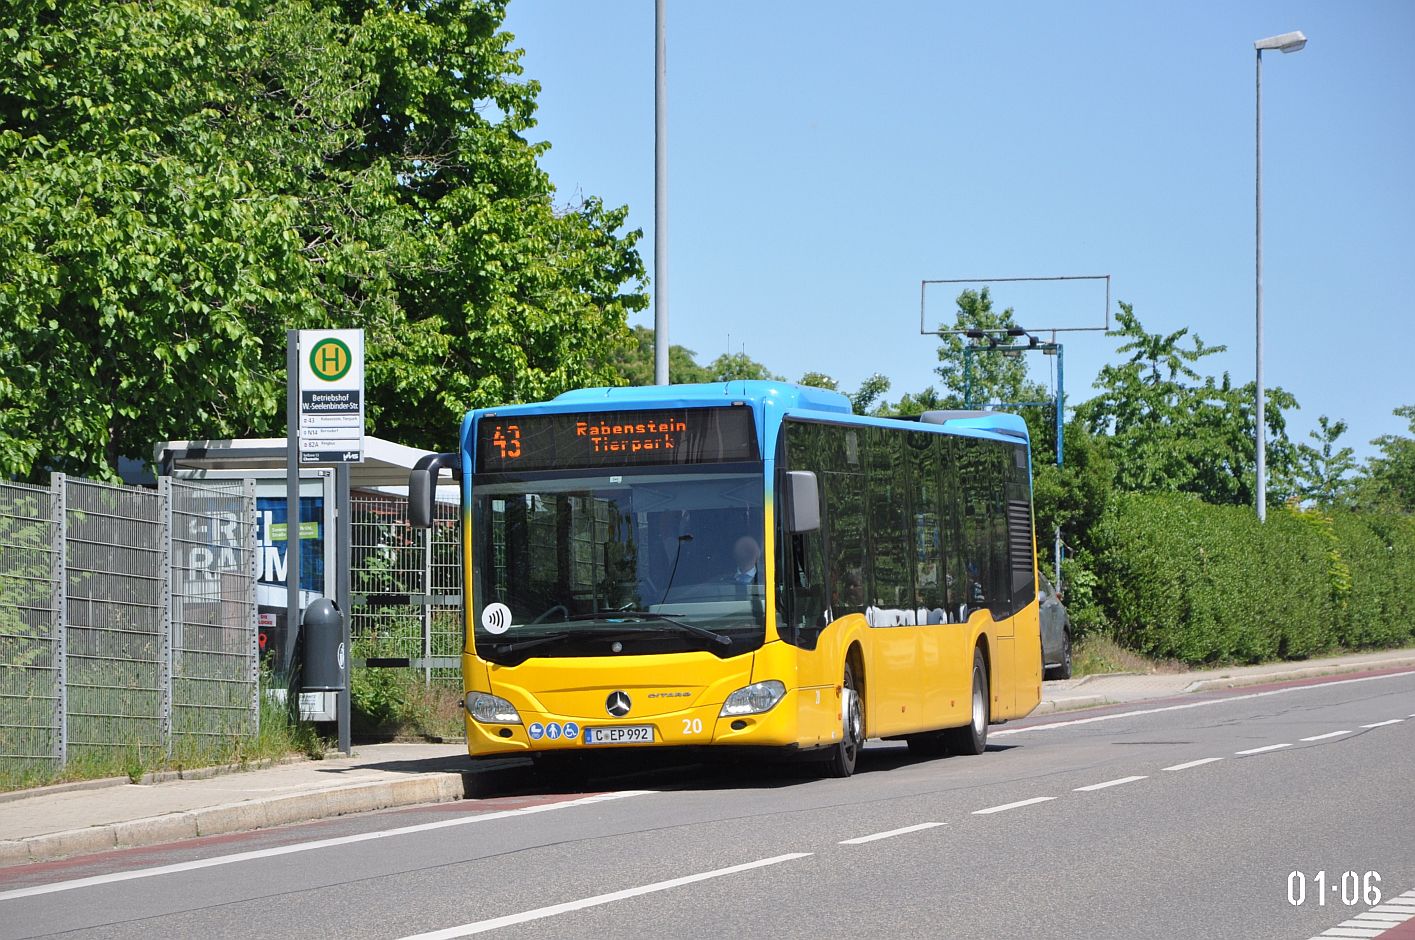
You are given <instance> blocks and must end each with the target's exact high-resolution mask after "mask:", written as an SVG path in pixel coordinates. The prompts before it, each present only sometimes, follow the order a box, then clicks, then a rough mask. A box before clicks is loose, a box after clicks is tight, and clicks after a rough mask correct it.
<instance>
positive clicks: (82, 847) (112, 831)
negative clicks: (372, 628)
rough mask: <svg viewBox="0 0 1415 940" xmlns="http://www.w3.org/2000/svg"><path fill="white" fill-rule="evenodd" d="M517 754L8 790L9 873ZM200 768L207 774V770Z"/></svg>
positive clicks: (1054, 704)
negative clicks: (20, 867) (473, 759)
mask: <svg viewBox="0 0 1415 940" xmlns="http://www.w3.org/2000/svg"><path fill="white" fill-rule="evenodd" d="M1401 667H1407V668H1415V649H1404V650H1388V651H1385V652H1380V653H1363V654H1358V655H1353V656H1341V657H1333V658H1330V659H1314V660H1307V661H1304V662H1300V663H1273V664H1269V665H1265V666H1242V667H1234V668H1228V669H1213V670H1206V671H1198V672H1184V673H1163V674H1153V675H1136V674H1133V673H1121V674H1112V675H1095V676H1083V677H1081V678H1079V679H1067V680H1063V681H1058V682H1047V683H1045V685H1044V686H1043V688H1042V703H1041V705H1040V706H1038V708H1037V710H1036V711H1035V712H1033V714H1037V715H1042V714H1048V713H1052V712H1058V711H1069V710H1073V709H1079V708H1089V707H1094V706H1098V705H1112V704H1123V703H1126V702H1137V701H1142V700H1145V699H1157V698H1166V697H1171V696H1177V695H1183V694H1185V693H1187V692H1203V691H1210V690H1214V689H1225V688H1233V687H1236V686H1243V685H1254V684H1257V683H1262V682H1280V681H1284V680H1291V679H1305V678H1310V677H1313V676H1319V675H1330V674H1336V673H1343V672H1369V671H1377V670H1382V669H1396V668H1401ZM523 763H524V762H523V761H517V760H507V761H496V762H488V763H481V764H478V765H477V770H476V771H473V770H472V764H471V761H470V760H469V758H468V757H467V752H466V746H465V745H463V744H371V745H364V746H361V747H359V748H357V749H356V750H355V753H354V756H353V757H337V758H332V759H326V760H322V761H297V762H295V763H289V764H282V765H278V766H273V767H265V768H262V769H259V770H245V771H237V772H231V773H220V774H209V775H203V776H201V778H200V779H191V777H188V778H187V779H165V778H164V779H162V780H161V782H152V783H147V782H145V783H141V784H131V783H129V782H128V781H127V780H126V779H122V778H120V779H116V780H103V781H89V782H86V783H77V784H61V785H59V786H54V787H42V788H40V789H37V790H26V791H19V792H15V793H6V794H0V868H4V867H6V866H12V865H24V864H28V863H32V862H41V861H49V860H52V859H58V858H64V857H66V856H71V855H87V854H91V853H95V852H105V851H109V850H111V849H115V848H132V847H137V846H143V845H155V844H158V843H165V842H175V841H178V840H181V839H194V838H197V837H199V836H212V835H220V834H225V833H231V832H244V831H248V830H252V829H263V828H266V827H270V826H282V825H288V824H290V823H296V822H308V821H311V820H315V819H325V818H329V817H332V816H343V815H346V814H349V813H363V812H368V811H370V810H376V809H386V808H389V807H395V806H412V805H417V804H423V803H438V802H447V801H451V800H460V799H464V798H475V797H476V795H477V794H478V793H480V792H484V790H485V788H484V787H482V786H480V785H479V783H478V781H479V780H480V779H483V778H484V775H486V774H489V773H495V772H497V771H498V770H508V769H510V768H513V767H517V766H521V765H522V764H523ZM198 773H202V772H198Z"/></svg>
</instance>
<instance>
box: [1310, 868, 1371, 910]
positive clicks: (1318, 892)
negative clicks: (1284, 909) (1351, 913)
mask: <svg viewBox="0 0 1415 940" xmlns="http://www.w3.org/2000/svg"><path fill="white" fill-rule="evenodd" d="M1311 881H1312V899H1313V900H1314V901H1316V902H1317V906H1318V907H1326V904H1327V892H1328V891H1330V892H1331V894H1332V900H1333V901H1335V900H1336V897H1337V895H1338V892H1340V897H1341V903H1342V904H1345V905H1346V906H1347V907H1354V906H1355V905H1357V904H1360V903H1362V902H1365V903H1366V904H1367V905H1368V906H1375V905H1377V904H1379V903H1381V889H1380V887H1379V885H1380V883H1381V876H1380V873H1379V872H1374V871H1368V872H1366V873H1365V875H1359V874H1357V873H1356V872H1354V871H1347V872H1342V873H1341V876H1340V880H1339V881H1338V880H1336V878H1335V876H1333V880H1332V882H1331V884H1330V885H1328V883H1327V873H1326V872H1324V871H1319V872H1317V873H1316V874H1314V875H1313V876H1312V878H1311ZM1287 903H1288V904H1291V905H1292V906H1293V907H1301V906H1302V905H1303V904H1305V903H1307V875H1306V873H1304V872H1300V871H1294V872H1293V873H1292V874H1290V875H1288V876H1287Z"/></svg>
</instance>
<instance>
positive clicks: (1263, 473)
mask: <svg viewBox="0 0 1415 940" xmlns="http://www.w3.org/2000/svg"><path fill="white" fill-rule="evenodd" d="M1257 53H1258V56H1257V63H1258V64H1257V68H1256V72H1255V73H1254V83H1253V88H1254V96H1255V105H1256V107H1255V114H1256V117H1255V119H1254V131H1255V142H1254V147H1253V152H1254V168H1253V177H1254V183H1253V190H1254V193H1255V196H1256V199H1255V209H1256V211H1255V213H1254V217H1255V233H1254V243H1255V246H1256V250H1255V255H1254V266H1255V271H1254V277H1253V281H1254V293H1255V295H1256V316H1255V319H1256V327H1257V328H1256V333H1257V347H1258V352H1257V368H1256V372H1257V383H1256V384H1257V400H1258V407H1257V411H1258V414H1257V418H1258V427H1257V456H1258V492H1257V504H1258V521H1259V522H1265V521H1267V518H1268V462H1267V441H1266V440H1265V434H1266V432H1265V429H1264V421H1265V415H1264V405H1265V404H1266V402H1265V401H1264V394H1263V50H1261V49H1259V50H1257Z"/></svg>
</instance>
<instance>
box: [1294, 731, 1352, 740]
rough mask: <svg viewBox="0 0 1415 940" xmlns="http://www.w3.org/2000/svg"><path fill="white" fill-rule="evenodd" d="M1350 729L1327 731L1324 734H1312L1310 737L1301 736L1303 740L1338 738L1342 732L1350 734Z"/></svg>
mask: <svg viewBox="0 0 1415 940" xmlns="http://www.w3.org/2000/svg"><path fill="white" fill-rule="evenodd" d="M1350 733H1351V732H1350V731H1328V732H1327V733H1326V734H1314V735H1312V736H1311V737H1310V738H1303V739H1302V740H1303V741H1325V740H1326V739H1327V738H1339V737H1341V736H1342V735H1343V734H1350Z"/></svg>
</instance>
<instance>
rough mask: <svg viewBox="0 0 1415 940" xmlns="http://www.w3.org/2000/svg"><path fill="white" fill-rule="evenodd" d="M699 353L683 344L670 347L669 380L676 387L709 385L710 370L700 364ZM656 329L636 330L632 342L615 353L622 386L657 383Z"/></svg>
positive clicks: (615, 363)
mask: <svg viewBox="0 0 1415 940" xmlns="http://www.w3.org/2000/svg"><path fill="white" fill-rule="evenodd" d="M696 355H697V354H696V353H694V352H693V351H692V350H691V349H687V348H685V347H683V346H679V345H676V344H674V345H671V346H669V347H668V381H669V382H670V383H671V384H673V385H683V384H689V383H693V382H709V381H711V379H710V378H709V377H708V370H707V369H705V368H704V367H702V366H700V365H698V363H697V360H696V359H695V358H694V357H695V356H696ZM653 357H654V344H653V330H652V329H650V328H649V327H646V326H636V327H634V328H633V330H632V333H631V335H630V338H629V341H628V342H626V343H624V344H623V345H621V346H620V347H619V348H618V349H616V350H615V353H614V360H613V361H614V371H615V372H616V373H617V375H618V378H619V380H620V382H621V384H624V385H652V384H654V360H653Z"/></svg>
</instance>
